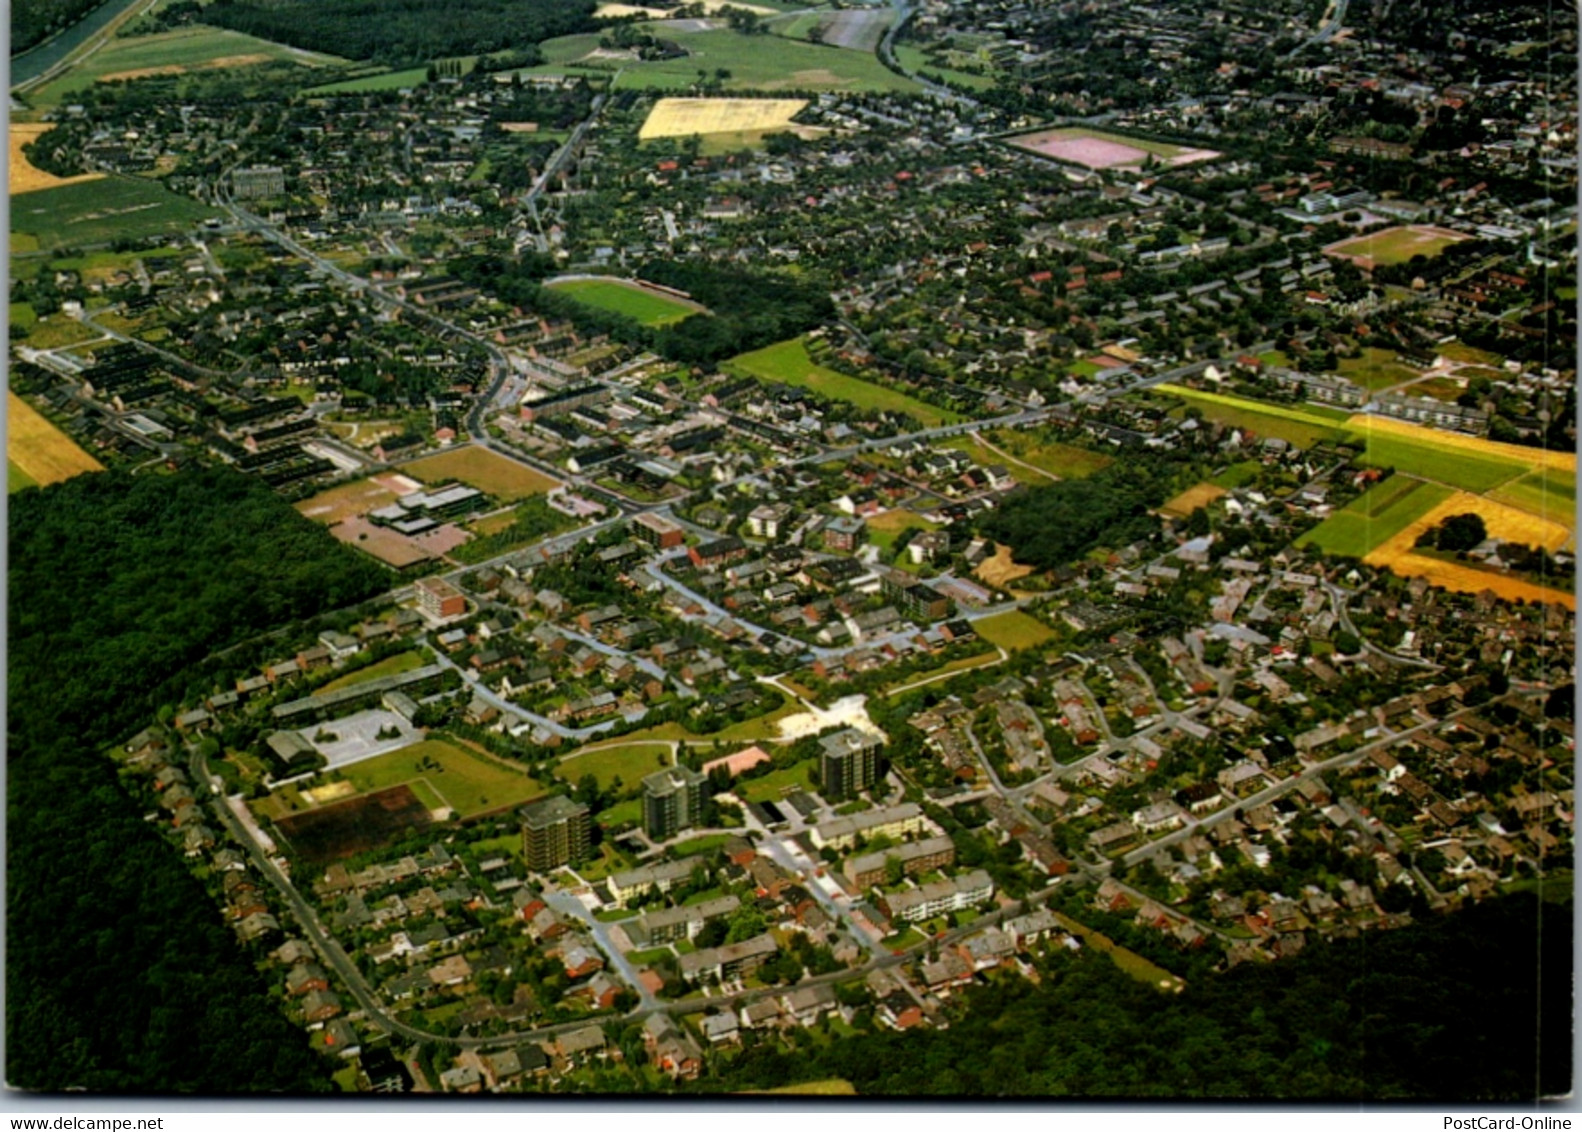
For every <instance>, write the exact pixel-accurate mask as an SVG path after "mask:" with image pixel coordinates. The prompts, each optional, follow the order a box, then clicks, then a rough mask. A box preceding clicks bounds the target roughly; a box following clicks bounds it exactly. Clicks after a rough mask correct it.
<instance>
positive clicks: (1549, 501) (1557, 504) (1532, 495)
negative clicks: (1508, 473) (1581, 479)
mask: <svg viewBox="0 0 1582 1132" xmlns="http://www.w3.org/2000/svg"><path fill="white" fill-rule="evenodd" d="M1489 497H1490V498H1491V499H1496V500H1498V501H1499V502H1501V503H1509V504H1510V505H1511V506H1512V507H1520V508H1521V509H1522V510H1523V511H1531V512H1532V513H1533V514H1535V515H1542V516H1544V517H1546V518H1547V517H1550V516H1553V517H1554V518H1555V520H1556V521H1557V522H1561V523H1565V524H1566V525H1567V526H1570V525H1571V518H1572V516H1574V515H1575V514H1576V505H1577V478H1576V473H1575V472H1562V471H1558V470H1553V469H1548V468H1539V469H1537V470H1536V471H1533V472H1530V473H1528V474H1527V475H1525V476H1523V477H1522V478H1521V479H1519V480H1517V481H1515V482H1514V483H1508V484H1505V485H1503V486H1501V487H1499V488H1497V489H1495V490H1494V491H1491V492H1490V493H1489Z"/></svg>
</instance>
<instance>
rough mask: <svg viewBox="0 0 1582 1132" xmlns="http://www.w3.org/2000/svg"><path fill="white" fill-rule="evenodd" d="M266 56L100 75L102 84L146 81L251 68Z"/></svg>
mask: <svg viewBox="0 0 1582 1132" xmlns="http://www.w3.org/2000/svg"><path fill="white" fill-rule="evenodd" d="M269 58H270V57H269V56H268V55H262V54H259V53H257V52H254V53H252V54H248V55H222V56H220V57H219V58H218V59H206V60H204V61H203V62H202V63H195V64H190V65H189V64H185V63H166V64H164V65H162V66H158V67H134V68H132V69H131V70H130V71H116V72H114V73H113V74H108V75H100V76H99V81H100V82H102V83H112V82H116V81H119V80H126V79H146V78H150V77H152V76H154V75H184V74H186V73H187V72H188V71H195V70H200V69H201V70H206V71H207V70H214V69H216V68H222V67H251V66H254V65H255V64H258V63H267V62H269Z"/></svg>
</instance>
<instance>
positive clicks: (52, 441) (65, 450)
mask: <svg viewBox="0 0 1582 1132" xmlns="http://www.w3.org/2000/svg"><path fill="white" fill-rule="evenodd" d="M6 459H7V461H8V462H9V463H10V464H11V465H14V466H15V467H16V468H17V469H18V470H20V471H21V472H22V474H23V475H25V476H26V477H27V478H28V479H30V480H32V481H33V482H34V483H36V484H39V485H41V486H42V485H46V484H52V483H59V482H60V481H61V480H68V479H70V478H71V477H72V476H75V475H79V474H81V473H83V472H102V471H104V465H103V464H101V463H99V461H97V460H95V459H94V458H93V457H92V456H90V455H88V453H86V452H84V451H83V450H82V449H81V448H79V447H77V444H76V442H75V441H74V440H72V439H71V437H69V436H67V435H66V434H65V433H64V432H61V431H60V429H58V428H56V427H55V426H54V425H52V424H51V423H50V422H49V421H48V420H46V419H45V418H44V416H43V414H41V413H40V412H39V411H38V410H37V409H35V408H33V406H32V405H29V404H28V403H27V402H26V401H24V400H22V398H20V397H18V396H17V395H16V394H15V393H13V392H11V391H10V390H7V391H6ZM8 481H9V483H10V484H17V483H18V480H17V477H16V476H15V474H10V475H9V476H8ZM20 486H26V485H25V484H22V485H20Z"/></svg>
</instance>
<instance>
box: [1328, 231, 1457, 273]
mask: <svg viewBox="0 0 1582 1132" xmlns="http://www.w3.org/2000/svg"><path fill="white" fill-rule="evenodd" d="M1471 238H1472V237H1470V236H1467V235H1465V234H1463V233H1461V232H1453V231H1451V230H1450V229H1449V228H1436V227H1434V226H1432V225H1428V224H1409V225H1403V226H1402V227H1399V228H1386V229H1384V230H1383V231H1380V232H1371V233H1369V234H1368V235H1366V236H1353V237H1352V238H1351V239H1349V240H1341V241H1339V242H1338V243H1334V244H1330V245H1329V246H1328V247H1326V248H1325V249H1324V254H1325V255H1330V256H1334V257H1336V258H1337V259H1348V260H1350V261H1351V262H1352V263H1354V264H1356V265H1357V266H1358V267H1360V268H1363V269H1364V270H1369V269H1372V268H1374V267H1377V266H1379V265H1380V264H1386V265H1388V264H1396V263H1406V262H1407V261H1408V260H1410V259H1411V258H1412V257H1413V256H1415V255H1420V256H1426V257H1428V258H1430V259H1432V258H1433V257H1434V256H1436V255H1438V254H1439V253H1440V252H1442V251H1444V250H1445V249H1446V248H1448V247H1449V246H1450V245H1451V244H1455V243H1459V242H1460V241H1462V240H1470V239H1471Z"/></svg>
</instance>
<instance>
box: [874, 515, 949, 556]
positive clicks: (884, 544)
mask: <svg viewBox="0 0 1582 1132" xmlns="http://www.w3.org/2000/svg"><path fill="white" fill-rule="evenodd" d="M908 527H911V528H914V529H916V530H920V531H937V530H938V529H939V524H938V523H930V522H929V521H928V520H927V519H925V518H923V516H921V515H919V514H918V513H917V512H916V511H908V510H907V509H906V508H905V507H893V508H891V509H890V510H888V511H885V512H883V513H882V514H879V515H874V516H871V517H870V518H869V519H868V541H869V542H871V543H873V544H874V545H875V546H877V547H879V548H880V549H882V550H889V549H890V547H891V546H892V545H893V544H894V543H895V540H896V539H897V538H899V537H900V535H901V532H902V531H904V530H906V529H907V528H908Z"/></svg>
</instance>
